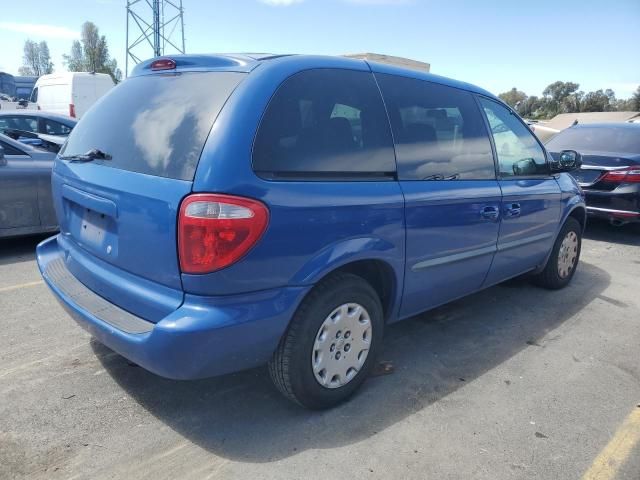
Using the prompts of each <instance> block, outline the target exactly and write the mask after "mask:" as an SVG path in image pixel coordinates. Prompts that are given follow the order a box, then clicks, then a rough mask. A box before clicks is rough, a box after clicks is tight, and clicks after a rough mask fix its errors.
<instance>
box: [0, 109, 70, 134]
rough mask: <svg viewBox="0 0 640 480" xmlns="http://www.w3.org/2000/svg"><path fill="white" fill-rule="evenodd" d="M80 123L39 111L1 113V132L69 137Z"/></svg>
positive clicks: (64, 116) (55, 114) (62, 116)
mask: <svg viewBox="0 0 640 480" xmlns="http://www.w3.org/2000/svg"><path fill="white" fill-rule="evenodd" d="M76 123H78V121H77V120H76V119H75V118H71V117H68V116H66V115H59V114H57V113H51V112H40V111H37V110H35V111H34V110H27V111H25V110H8V111H0V132H3V131H5V130H22V131H25V132H33V133H43V134H45V135H57V136H67V135H69V133H71V130H73V127H75V126H76Z"/></svg>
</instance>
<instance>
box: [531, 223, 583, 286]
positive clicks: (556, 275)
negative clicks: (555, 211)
mask: <svg viewBox="0 0 640 480" xmlns="http://www.w3.org/2000/svg"><path fill="white" fill-rule="evenodd" d="M581 246H582V226H581V225H580V223H579V222H578V221H577V220H576V219H575V218H573V217H569V218H568V219H567V221H566V222H565V224H564V225H563V226H562V229H561V230H560V234H559V235H558V238H557V239H556V243H555V244H554V245H553V250H552V251H551V255H550V256H549V260H548V261H547V265H546V266H545V268H544V270H543V271H542V272H540V273H539V274H538V275H536V276H535V277H534V281H535V283H536V284H537V285H540V286H541V287H544V288H548V289H551V290H557V289H560V288H563V287H566V286H567V285H568V284H569V282H570V281H571V279H572V278H573V275H574V274H575V273H576V268H577V266H578V261H579V259H580V249H581Z"/></svg>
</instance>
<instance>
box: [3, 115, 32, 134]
mask: <svg viewBox="0 0 640 480" xmlns="http://www.w3.org/2000/svg"><path fill="white" fill-rule="evenodd" d="M0 129H1V130H7V129H15V130H22V131H23V132H37V131H38V120H36V119H35V118H34V117H25V116H22V115H16V116H6V117H0Z"/></svg>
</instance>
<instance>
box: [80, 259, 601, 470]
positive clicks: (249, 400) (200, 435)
mask: <svg viewBox="0 0 640 480" xmlns="http://www.w3.org/2000/svg"><path fill="white" fill-rule="evenodd" d="M609 281H610V277H609V275H608V274H607V273H606V272H605V271H603V270H601V269H599V268H597V267H595V266H593V265H590V264H588V263H584V262H583V263H581V265H580V267H579V269H578V271H577V273H576V276H575V278H574V281H573V283H572V284H571V285H570V286H569V287H567V288H566V289H565V290H562V291H555V292H550V291H546V290H542V289H539V288H536V287H533V286H531V285H530V284H529V283H527V282H526V281H525V280H514V281H511V282H509V285H508V286H506V285H502V286H496V287H493V288H491V289H489V290H486V291H484V292H481V293H478V294H475V295H472V296H470V297H468V298H466V299H463V300H459V301H456V302H454V303H451V304H449V305H447V306H445V307H441V308H438V309H436V310H434V311H431V312H429V313H427V314H423V315H421V316H418V317H415V318H413V319H410V320H407V321H404V322H400V323H398V324H395V325H392V326H390V327H389V328H388V330H387V332H386V338H385V348H384V352H383V354H382V355H381V359H382V360H386V361H390V362H392V363H393V365H394V366H395V372H394V373H392V374H390V375H385V376H379V377H372V378H370V379H369V380H368V381H367V382H365V384H364V385H363V388H362V389H361V390H360V392H359V393H358V394H357V395H356V396H355V397H354V398H353V399H352V400H351V401H350V402H348V403H346V404H344V405H342V406H340V407H338V408H335V409H333V410H330V411H325V412H310V411H306V410H303V409H301V408H299V407H297V406H295V405H293V404H290V403H289V402H288V401H286V400H285V399H284V398H283V397H281V396H280V395H279V394H278V393H277V392H276V391H275V389H274V388H273V387H272V386H271V384H270V382H269V379H268V375H267V371H266V368H260V369H255V370H251V371H246V372H241V373H238V374H234V375H227V376H224V377H219V378H214V379H209V380H200V381H191V382H178V381H171V380H166V379H163V378H160V377H157V376H155V375H153V374H151V373H148V372H146V371H145V370H143V369H142V368H139V367H136V366H132V365H129V364H128V362H127V361H126V360H125V359H124V358H122V357H120V356H118V355H115V356H114V355H104V353H106V352H107V351H108V350H107V349H106V347H104V346H102V345H101V344H99V343H97V342H95V341H92V347H93V349H94V351H95V352H96V354H98V357H99V358H100V359H101V362H102V363H103V365H104V367H105V369H106V370H107V371H108V372H109V373H110V374H111V376H112V377H113V378H114V379H115V380H116V381H117V382H118V383H119V384H120V386H121V387H122V388H123V389H124V390H126V391H127V392H128V393H129V394H130V395H131V396H132V397H133V398H135V400H136V401H138V402H139V403H140V404H141V405H142V406H143V407H144V408H145V409H147V410H148V411H149V412H150V413H151V414H153V415H154V416H156V417H157V418H158V419H160V420H161V421H163V422H164V423H166V424H167V425H168V426H170V427H171V428H172V429H174V430H175V431H176V432H178V433H179V434H181V435H183V436H184V437H185V438H187V439H189V440H190V441H193V442H195V443H196V444H198V445H200V446H201V447H203V448H205V449H208V450H209V451H211V452H214V453H215V454H216V455H218V456H221V457H225V458H229V459H233V460H240V461H248V462H270V461H274V460H278V459H281V458H284V457H288V456H290V455H295V454H296V453H299V452H300V451H302V450H306V449H318V448H334V447H336V446H340V445H348V444H351V443H354V442H358V441H360V440H363V439H365V438H367V437H370V436H372V435H375V434H376V433H377V432H380V431H381V430H384V429H386V428H388V427H390V426H391V425H393V424H395V423H396V422H399V421H401V420H403V419H404V418H406V417H407V416H409V415H411V414H412V413H414V412H416V411H419V410H421V409H423V408H425V407H426V406H428V405H430V404H432V403H434V402H438V401H441V400H443V399H444V398H445V397H446V396H447V395H448V394H450V393H452V392H454V391H455V390H457V389H458V388H460V386H462V385H465V384H466V383H468V382H471V381H473V380H474V379H475V378H477V377H479V376H481V375H483V374H484V373H485V372H487V371H490V370H492V369H493V368H495V367H496V366H498V365H500V364H501V363H503V362H505V361H506V360H508V359H509V358H510V357H512V356H513V355H515V354H517V353H518V352H519V351H521V350H522V349H525V348H540V349H543V348H545V345H546V343H547V342H549V341H553V340H556V339H557V337H553V338H547V337H546V335H547V333H548V332H550V331H551V330H553V329H555V328H557V327H558V326H559V325H561V324H562V323H564V322H565V321H567V320H569V319H570V318H572V317H573V316H574V314H576V313H577V312H579V311H580V310H581V309H583V308H584V307H585V306H586V305H587V304H589V303H590V302H591V301H592V300H593V299H594V298H595V297H597V296H598V295H599V294H600V293H601V292H602V291H603V290H604V289H605V288H606V287H607V285H608V284H609ZM514 287H518V288H514ZM567 354H569V353H567ZM508 380H509V379H508V378H505V379H500V380H499V381H500V384H501V385H502V386H503V387H504V388H505V395H508V389H509V386H508Z"/></svg>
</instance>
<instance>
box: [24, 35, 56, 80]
mask: <svg viewBox="0 0 640 480" xmlns="http://www.w3.org/2000/svg"><path fill="white" fill-rule="evenodd" d="M18 72H19V73H20V75H35V76H37V77H39V76H40V75H46V74H48V73H52V72H53V63H52V62H51V54H50V53H49V45H47V42H45V41H44V40H43V41H42V42H40V43H36V42H34V41H33V40H26V41H25V42H24V49H23V56H22V66H21V67H20V68H19V69H18Z"/></svg>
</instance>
